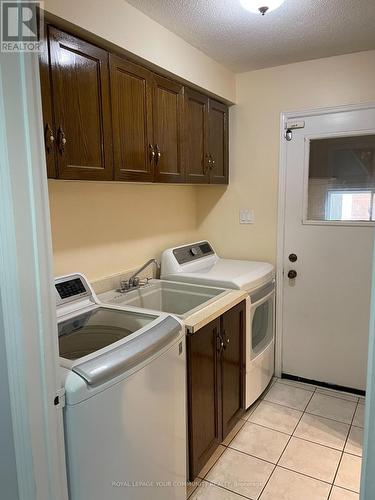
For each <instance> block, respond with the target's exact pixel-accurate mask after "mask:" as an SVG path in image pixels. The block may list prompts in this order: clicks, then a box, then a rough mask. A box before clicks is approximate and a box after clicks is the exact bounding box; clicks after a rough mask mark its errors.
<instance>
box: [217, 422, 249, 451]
mask: <svg viewBox="0 0 375 500" xmlns="http://www.w3.org/2000/svg"><path fill="white" fill-rule="evenodd" d="M245 422H246V420H243V419H242V418H241V419H240V420H239V421H238V422H237V423H236V425H235V426H234V427H233V429H232V430H231V431H230V433H229V434H228V436H227V437H226V438H225V439H224V441H223V442H222V443H221V444H223V445H224V446H228V445H229V443H230V442H231V441H232V439H233V438H234V436H235V435H236V434H237V432H239V431H240V430H241V429H242V427H243V426H244V425H245Z"/></svg>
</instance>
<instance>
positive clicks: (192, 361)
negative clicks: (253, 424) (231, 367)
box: [187, 318, 221, 479]
mask: <svg viewBox="0 0 375 500" xmlns="http://www.w3.org/2000/svg"><path fill="white" fill-rule="evenodd" d="M219 328H220V318H218V319H216V320H214V321H212V322H211V323H209V324H208V325H206V326H204V327H203V328H201V329H200V330H198V331H197V332H195V333H194V334H193V335H188V336H187V363H188V441H189V477H190V479H194V478H195V477H197V475H198V473H199V472H200V470H201V469H202V467H203V466H204V465H205V463H206V462H207V460H208V459H209V458H210V456H211V455H212V453H213V452H214V451H215V450H216V448H217V447H218V445H219V443H220V442H221V422H220V421H219V419H220V413H221V412H220V411H219V408H220V401H219V397H220V391H219V386H220V369H219V365H218V355H217V348H218V345H217V341H218V334H219Z"/></svg>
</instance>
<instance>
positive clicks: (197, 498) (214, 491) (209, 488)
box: [189, 481, 243, 500]
mask: <svg viewBox="0 0 375 500" xmlns="http://www.w3.org/2000/svg"><path fill="white" fill-rule="evenodd" d="M189 500H243V497H240V496H239V495H236V494H235V493H233V492H232V491H228V490H224V489H223V488H219V487H218V486H215V485H214V484H211V483H208V482H207V481H202V483H201V484H200V486H199V488H198V489H196V490H195V492H194V493H193V495H192V496H191V497H190V499H189Z"/></svg>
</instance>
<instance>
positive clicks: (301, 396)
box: [264, 382, 312, 410]
mask: <svg viewBox="0 0 375 500" xmlns="http://www.w3.org/2000/svg"><path fill="white" fill-rule="evenodd" d="M311 395H312V393H311V392H310V391H305V390H304V389H299V388H298V387H293V386H291V385H285V384H281V383H280V382H276V384H274V385H273V386H272V387H271V389H270V390H269V391H268V393H267V394H266V395H265V397H264V400H265V401H270V402H271V403H277V404H280V405H283V406H287V407H288V408H293V409H295V410H304V409H305V408H306V406H307V403H308V402H309V400H310V398H311Z"/></svg>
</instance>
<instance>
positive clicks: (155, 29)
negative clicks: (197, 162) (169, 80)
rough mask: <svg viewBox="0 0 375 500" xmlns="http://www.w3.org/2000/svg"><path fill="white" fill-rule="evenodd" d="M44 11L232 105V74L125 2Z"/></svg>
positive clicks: (50, 6) (54, 4)
mask: <svg viewBox="0 0 375 500" xmlns="http://www.w3.org/2000/svg"><path fill="white" fill-rule="evenodd" d="M44 7H45V9H46V10H47V11H48V12H50V13H51V14H54V15H56V16H59V17H61V18H63V19H66V20H67V21H69V22H71V23H74V24H76V25H78V26H81V27H82V28H84V29H86V30H88V31H91V32H92V33H95V34H96V35H98V36H101V37H102V38H104V39H106V40H109V41H110V42H112V43H115V44H116V45H118V46H120V47H123V48H125V49H126V50H128V51H130V52H132V53H134V54H136V55H138V56H140V57H143V58H144V59H146V60H148V61H150V62H152V63H154V64H157V65H158V66H161V67H162V68H165V69H167V70H168V71H171V72H172V73H174V74H176V75H179V76H181V77H182V78H185V79H186V80H188V81H190V82H193V83H195V84H196V85H199V86H201V87H203V88H205V89H207V90H210V91H211V92H214V93H215V94H217V95H219V96H221V97H224V98H226V99H228V100H230V101H232V102H234V101H235V99H236V95H235V92H236V83H235V75H234V73H232V72H231V71H230V70H228V69H226V68H225V67H224V66H222V65H220V64H219V63H217V62H216V61H214V60H213V59H211V58H210V57H208V56H206V55H205V54H203V52H201V51H200V50H198V49H196V48H194V47H192V46H191V45H189V44H188V43H187V42H185V41H184V40H182V39H181V38H180V37H178V36H177V35H175V34H174V33H172V32H171V31H169V30H167V29H166V28H164V27H163V26H161V25H160V24H158V23H157V22H155V21H153V20H152V19H150V18H149V17H147V16H145V15H144V14H143V13H142V12H140V11H139V10H137V9H135V8H134V7H133V6H131V5H129V4H128V3H127V2H125V0H78V1H77V0H45V2H44Z"/></svg>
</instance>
